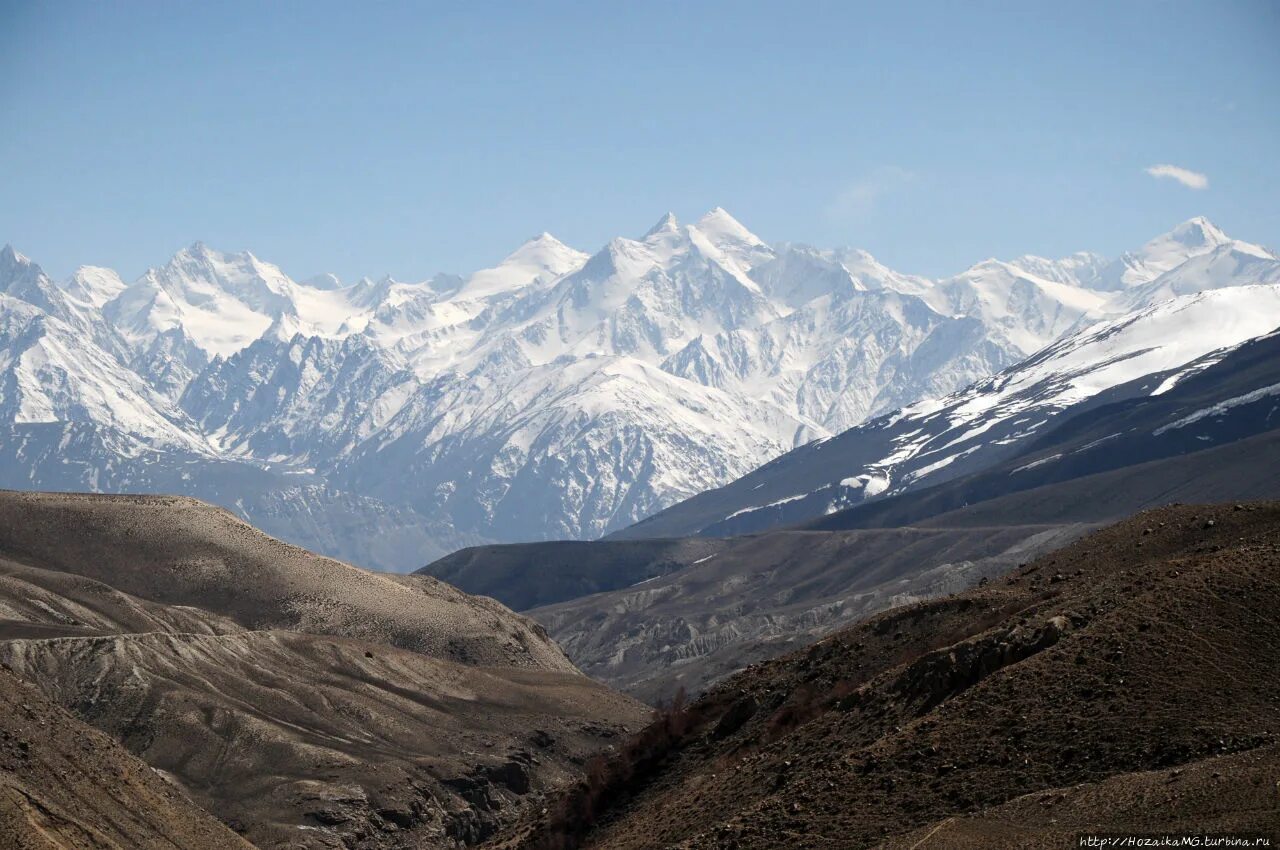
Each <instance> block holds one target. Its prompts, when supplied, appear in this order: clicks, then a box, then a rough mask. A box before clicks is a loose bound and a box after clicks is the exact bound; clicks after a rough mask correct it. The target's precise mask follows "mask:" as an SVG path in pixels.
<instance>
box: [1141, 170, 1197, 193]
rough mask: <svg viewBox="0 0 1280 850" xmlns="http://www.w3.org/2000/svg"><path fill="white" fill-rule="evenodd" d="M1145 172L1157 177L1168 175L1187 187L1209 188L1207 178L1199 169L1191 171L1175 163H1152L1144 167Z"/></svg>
mask: <svg viewBox="0 0 1280 850" xmlns="http://www.w3.org/2000/svg"><path fill="white" fill-rule="evenodd" d="M1146 172H1147V173H1148V174H1150V175H1151V176H1152V177H1155V178H1157V179H1158V178H1161V177H1169V178H1171V179H1173V180H1177V181H1178V182H1179V183H1181V184H1182V185H1183V186H1186V187H1187V188H1188V189H1208V188H1209V178H1208V177H1206V176H1205V175H1203V174H1201V173H1200V172H1199V171H1192V170H1191V169H1189V168H1179V167H1178V166H1176V165H1152V166H1150V167H1148V168H1147V169H1146Z"/></svg>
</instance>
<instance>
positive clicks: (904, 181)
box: [827, 165, 916, 219]
mask: <svg viewBox="0 0 1280 850" xmlns="http://www.w3.org/2000/svg"><path fill="white" fill-rule="evenodd" d="M915 179H916V175H915V174H914V173H913V172H911V171H908V170H907V169H905V168H902V167H900V166H897V165H882V166H880V167H879V168H876V169H874V170H873V171H872V172H871V173H870V174H867V175H865V176H864V177H863V178H862V179H861V180H857V181H855V182H853V183H850V184H849V185H848V186H845V187H844V189H843V190H841V192H840V194H838V195H836V197H835V198H834V199H833V200H832V201H831V203H830V204H828V205H827V214H828V215H829V216H831V217H832V218H835V219H860V218H864V217H866V216H867V215H868V214H869V213H871V211H872V210H874V209H875V208H876V205H877V204H878V203H879V202H880V200H881V199H882V198H883V197H884V196H885V195H887V194H890V193H891V192H894V191H897V190H898V189H901V188H902V187H904V186H906V185H908V184H910V183H913V182H915Z"/></svg>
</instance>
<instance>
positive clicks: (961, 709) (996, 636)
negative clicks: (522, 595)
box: [494, 502, 1280, 850]
mask: <svg viewBox="0 0 1280 850" xmlns="http://www.w3.org/2000/svg"><path fill="white" fill-rule="evenodd" d="M1278 606H1280V503H1275V502H1270V503H1256V504H1247V505H1235V506H1231V505H1226V506H1194V505H1192V506H1172V507H1166V508H1161V509H1157V510H1152V511H1148V512H1145V513H1143V514H1139V515H1137V516H1135V517H1132V518H1130V519H1128V520H1125V521H1123V522H1120V523H1117V524H1116V525H1113V526H1111V527H1108V528H1106V529H1104V530H1101V531H1098V532H1095V533H1093V534H1091V535H1089V536H1087V537H1085V538H1082V539H1080V540H1078V541H1076V542H1075V543H1073V544H1071V545H1069V546H1067V547H1065V548H1063V549H1060V550H1058V551H1055V552H1052V553H1050V554H1047V555H1044V556H1042V557H1040V558H1038V559H1036V560H1035V561H1033V562H1031V563H1029V564H1026V565H1024V566H1022V567H1020V568H1017V569H1015V570H1013V571H1012V572H1010V573H1009V574H1007V576H1005V577H1004V578H1001V579H997V580H994V581H990V582H988V583H985V584H984V585H983V586H981V587H978V588H974V589H972V590H969V591H966V592H964V593H961V594H957V595H952V596H947V597H943V598H938V599H934V600H930V601H927V602H922V603H918V604H914V605H909V606H906V607H903V608H897V609H894V610H891V611H887V612H884V613H882V614H880V615H878V616H876V617H873V618H871V619H869V620H867V621H865V622H863V623H860V624H858V625H856V626H854V627H852V628H849V629H846V630H844V631H842V632H839V633H838V634H835V635H832V636H830V637H828V638H826V639H824V640H822V641H819V642H818V643H815V644H813V645H812V646H810V647H808V648H807V649H805V650H802V651H798V652H795V653H792V654H790V655H787V656H785V657H782V658H778V659H775V660H773V661H770V662H767V663H764V664H761V665H757V666H754V667H752V668H750V669H748V670H745V671H743V672H742V673H740V674H738V675H736V676H733V677H731V678H729V679H727V680H725V681H724V682H722V683H720V684H719V685H717V686H716V687H714V688H713V689H712V690H710V691H709V692H708V693H707V694H705V695H704V696H703V697H702V698H700V699H699V700H697V701H696V702H694V703H692V704H691V705H688V706H687V707H682V706H676V707H674V708H673V710H671V711H669V712H668V713H667V714H666V716H665V717H664V718H662V719H661V720H660V721H659V722H657V723H655V724H654V725H653V726H651V727H649V728H648V729H646V730H645V731H644V732H642V733H641V734H640V735H638V736H636V737H635V738H633V739H632V740H631V741H629V742H628V743H627V744H625V745H624V746H623V747H622V748H621V752H620V753H619V754H618V755H615V756H614V757H612V758H611V759H610V760H609V761H608V763H604V762H602V763H600V765H598V769H597V770H595V771H594V772H593V773H592V774H591V775H592V776H593V779H592V780H591V781H590V782H589V783H586V784H584V785H582V786H579V787H578V788H577V789H576V790H575V791H574V792H573V793H572V794H570V795H567V796H566V797H565V798H564V799H563V800H562V801H561V803H560V804H559V805H557V806H553V807H551V808H550V810H549V811H548V814H547V815H545V816H542V817H540V818H534V819H533V820H532V821H529V822H526V823H525V824H524V825H522V826H521V827H520V828H518V829H517V830H515V831H513V832H511V833H508V834H507V835H506V836H505V837H504V838H503V840H501V841H499V842H495V844H494V846H502V847H508V848H511V847H521V848H549V847H573V846H582V847H594V848H634V850H640V849H641V848H665V847H673V846H679V847H681V848H689V850H695V848H711V847H736V848H743V850H747V848H775V847H782V846H785V847H795V848H829V847H849V848H863V847H892V848H903V850H905V848H910V847H919V846H930V844H929V843H924V844H922V843H921V842H925V841H926V839H927V840H928V842H932V846H948V847H950V846H955V847H993V848H1001V847H1009V848H1011V847H1020V848H1023V847H1025V848H1057V847H1061V846H1063V842H1064V839H1066V840H1069V839H1070V838H1071V837H1072V836H1074V835H1075V834H1078V833H1079V832H1081V831H1084V832H1099V831H1119V832H1133V831H1139V832H1142V831H1150V830H1156V829H1159V830H1165V829H1173V830H1177V829H1179V828H1184V829H1191V830H1192V831H1194V832H1197V833H1201V832H1204V831H1229V830H1234V831H1254V832H1260V833H1262V834H1266V835H1270V836H1271V837H1272V839H1273V840H1275V839H1276V838H1280V817H1278V816H1277V811H1276V808H1275V800H1274V793H1275V786H1276V783H1277V781H1278V780H1280V767H1278V766H1277V765H1280V761H1278V760H1277V755H1280V695H1277V693H1276V689H1275V676H1274V672H1275V670H1276V669H1280V621H1278V620H1277V618H1276V617H1275V616H1274V614H1275V611H1276V610H1277V607H1278ZM590 824H594V827H593V828H592V827H589V825H590Z"/></svg>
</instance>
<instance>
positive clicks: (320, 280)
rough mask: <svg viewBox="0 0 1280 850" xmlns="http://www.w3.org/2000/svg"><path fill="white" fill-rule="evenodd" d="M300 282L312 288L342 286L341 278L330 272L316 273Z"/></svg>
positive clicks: (332, 288)
mask: <svg viewBox="0 0 1280 850" xmlns="http://www.w3.org/2000/svg"><path fill="white" fill-rule="evenodd" d="M366 280H367V278H366ZM302 284H303V286H309V287H311V288H312V289H323V290H325V291H331V290H335V289H343V288H344V287H343V285H342V278H340V277H338V276H337V275H336V274H333V273H332V272H325V273H324V274H318V275H315V276H314V277H309V278H307V279H306V280H304V281H302Z"/></svg>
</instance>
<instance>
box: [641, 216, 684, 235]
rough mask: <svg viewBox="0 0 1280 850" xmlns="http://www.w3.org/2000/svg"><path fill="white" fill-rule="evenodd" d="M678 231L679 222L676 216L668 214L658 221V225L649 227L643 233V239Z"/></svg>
mask: <svg viewBox="0 0 1280 850" xmlns="http://www.w3.org/2000/svg"><path fill="white" fill-rule="evenodd" d="M679 229H680V222H679V221H678V220H677V219H676V214H675V213H673V212H669V213H667V214H666V215H664V216H663V217H662V218H660V219H658V223H657V224H655V225H654V226H653V227H650V228H649V230H648V232H646V233H645V235H644V238H645V239H648V238H649V237H650V236H657V235H658V234H659V233H675V232H677V231H678V230H679Z"/></svg>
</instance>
